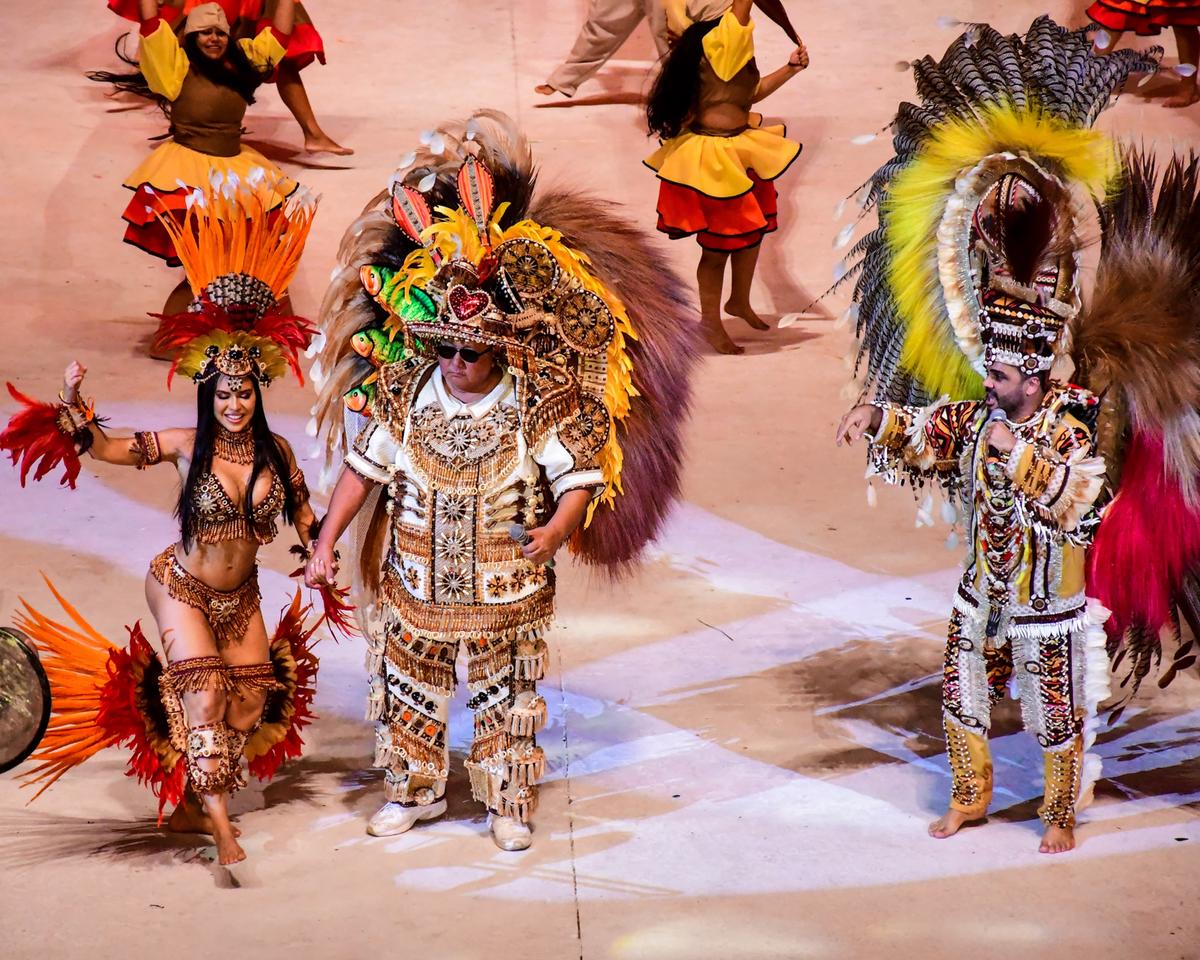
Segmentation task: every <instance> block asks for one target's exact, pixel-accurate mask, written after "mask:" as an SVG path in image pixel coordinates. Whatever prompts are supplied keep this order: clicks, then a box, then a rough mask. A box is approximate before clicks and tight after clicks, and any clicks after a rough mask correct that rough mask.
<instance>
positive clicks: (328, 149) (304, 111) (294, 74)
mask: <svg viewBox="0 0 1200 960" xmlns="http://www.w3.org/2000/svg"><path fill="white" fill-rule="evenodd" d="M275 85H276V86H277V87H279V98H280V99H281V100H282V101H283V103H284V106H286V107H287V108H288V109H289V110H290V111H291V112H292V116H293V117H295V118H296V122H297V123H298V124H300V129H301V130H302V131H303V132H304V149H305V150H307V151H308V152H309V153H333V154H337V156H339V157H348V156H349V155H350V154H352V153H354V151H353V150H352V149H351V148H350V147H343V146H342V145H341V144H340V143H338V142H337V141H336V140H334V139H333V137H331V136H329V134H327V133H326V132H325V131H324V130H322V129H321V125H320V124H319V123H318V122H317V116H316V114H315V113H313V108H312V104H311V103H309V100H308V91H307V90H305V89H304V81H303V80H302V79H301V78H300V71H299V70H297V69H296V67H295V65H294V64H292V63H289V62H288V61H287V60H284V61H283V62H282V63H281V64H279V71H278V73H277V75H276V83H275Z"/></svg>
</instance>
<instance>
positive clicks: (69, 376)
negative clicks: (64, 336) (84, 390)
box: [63, 360, 87, 403]
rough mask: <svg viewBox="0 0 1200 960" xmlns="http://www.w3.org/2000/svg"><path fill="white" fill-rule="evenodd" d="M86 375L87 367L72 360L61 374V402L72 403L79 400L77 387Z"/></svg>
mask: <svg viewBox="0 0 1200 960" xmlns="http://www.w3.org/2000/svg"><path fill="white" fill-rule="evenodd" d="M86 375H87V367H85V366H84V365H83V364H82V363H80V362H79V361H78V360H72V361H71V362H70V364H69V365H68V366H67V369H66V371H65V372H64V373H63V400H64V401H65V402H67V403H74V402H75V401H76V400H78V399H79V385H80V384H81V383H83V378H84V377H85V376H86Z"/></svg>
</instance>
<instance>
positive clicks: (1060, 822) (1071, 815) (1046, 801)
mask: <svg viewBox="0 0 1200 960" xmlns="http://www.w3.org/2000/svg"><path fill="white" fill-rule="evenodd" d="M1044 768H1045V774H1046V794H1045V796H1044V798H1043V799H1042V805H1041V806H1040V807H1039V808H1038V816H1039V817H1041V818H1042V820H1043V821H1044V822H1045V823H1046V824H1047V825H1053V826H1056V827H1062V828H1064V829H1066V830H1069V829H1071V828H1072V827H1074V826H1075V802H1076V801H1077V800H1078V799H1079V781H1080V777H1081V775H1082V773H1083V741H1082V739H1081V738H1078V737H1076V738H1075V740H1073V741H1072V742H1071V743H1069V744H1068V745H1067V746H1066V747H1065V748H1064V749H1058V750H1047V751H1046V752H1045V754H1044Z"/></svg>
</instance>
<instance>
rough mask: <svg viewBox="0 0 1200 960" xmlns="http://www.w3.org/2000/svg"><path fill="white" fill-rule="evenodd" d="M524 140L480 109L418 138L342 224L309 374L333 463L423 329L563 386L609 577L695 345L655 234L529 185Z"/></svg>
mask: <svg viewBox="0 0 1200 960" xmlns="http://www.w3.org/2000/svg"><path fill="white" fill-rule="evenodd" d="M535 180H536V174H535V172H534V167H533V160H532V156H531V154H530V150H529V145H528V143H527V141H526V140H525V138H524V137H523V136H522V135H521V134H520V133H519V131H517V130H516V128H515V126H514V125H513V123H512V121H511V120H510V119H509V118H508V117H506V116H504V115H503V114H499V113H495V112H491V111H481V112H479V113H476V114H475V115H474V116H472V117H471V118H470V119H469V120H468V121H466V122H465V123H456V124H448V125H446V126H444V127H442V128H439V129H438V130H437V131H434V132H431V133H428V134H426V135H425V136H424V137H423V146H422V149H420V150H419V151H415V152H414V153H413V154H411V155H410V156H408V157H406V158H405V159H404V161H403V162H402V164H401V169H400V170H399V171H398V172H397V174H396V175H395V177H393V180H392V185H391V188H390V189H389V190H388V191H386V192H384V193H381V194H379V195H378V196H376V197H375V198H374V199H373V200H372V201H371V203H370V204H369V205H368V206H367V209H366V210H365V211H364V213H363V215H362V216H361V217H359V219H358V220H357V221H355V223H353V224H352V225H351V226H350V228H349V229H348V231H347V233H346V235H345V238H344V239H343V241H342V246H341V249H340V251H339V256H338V259H339V267H338V269H337V270H335V273H334V277H333V282H332V284H331V286H330V288H329V291H328V293H327V295H326V298H325V303H324V305H323V306H322V310H321V325H322V330H323V333H324V336H325V340H324V345H323V348H322V350H321V353H320V357H319V361H318V365H317V366H316V367H314V371H313V378H314V380H317V381H320V382H318V386H319V387H320V396H319V399H318V403H317V420H318V425H319V429H320V430H321V431H323V432H325V434H326V437H327V440H326V443H327V451H328V453H329V456H330V458H331V459H332V458H334V457H336V456H337V455H338V454H339V453H340V450H341V447H342V442H343V436H344V431H345V427H344V422H343V418H344V410H349V411H353V412H355V413H362V412H365V411H366V410H367V409H368V408H369V405H370V403H371V400H372V397H373V391H374V385H375V383H376V382H377V377H378V370H379V368H380V367H381V366H382V365H383V364H386V363H391V362H396V361H398V360H401V359H403V358H405V357H408V356H411V355H413V354H414V353H416V352H419V351H420V350H422V349H423V348H424V345H425V344H427V343H429V342H430V341H433V340H437V339H456V340H463V341H472V342H483V343H491V344H495V345H497V346H498V347H500V348H501V349H502V351H503V353H504V354H505V358H506V362H507V364H508V367H509V369H510V370H511V371H512V372H513V373H514V374H515V375H516V376H517V377H518V378H519V379H521V378H525V379H527V380H528V381H529V382H530V383H535V384H536V385H537V387H538V394H539V396H540V397H541V398H542V401H543V402H545V399H546V397H547V396H548V395H549V394H548V392H547V391H551V387H553V390H552V391H551V392H555V391H557V392H558V393H561V395H562V399H563V404H565V406H563V408H562V410H561V411H559V412H560V413H565V415H566V416H568V417H570V416H573V417H574V418H575V419H576V421H577V422H578V423H579V424H580V426H581V428H586V432H587V434H588V435H589V436H590V437H591V438H592V440H593V442H594V443H595V444H596V449H597V450H598V455H597V459H598V461H599V463H600V466H601V468H602V471H603V474H604V481H605V489H604V491H603V492H602V494H601V496H600V498H599V500H598V501H596V502H594V503H593V506H592V510H591V511H590V512H589V515H588V519H587V523H586V527H585V529H584V530H583V531H581V533H580V534H579V536H578V537H577V538H576V540H575V541H574V542H573V547H574V548H575V550H576V552H577V554H578V555H579V556H580V557H581V558H582V559H583V560H584V561H585V562H588V563H594V564H598V565H603V566H605V567H606V568H608V569H609V570H610V571H620V570H622V569H625V568H627V567H628V565H630V564H631V563H632V562H633V561H634V560H636V558H637V557H638V555H639V554H640V552H641V549H642V547H643V546H644V545H645V544H646V543H647V542H648V541H649V540H650V539H651V538H653V536H654V535H655V534H656V533H657V531H658V529H659V527H660V525H661V522H662V520H663V518H664V517H665V514H666V511H667V510H668V509H669V506H670V504H671V503H672V502H673V500H674V498H675V496H676V494H677V492H678V488H679V466H680V453H679V431H680V426H681V424H682V423H683V421H684V419H685V418H686V415H687V410H688V402H689V384H688V380H689V374H690V370H691V366H692V364H693V362H694V358H695V355H696V342H695V326H694V322H693V310H692V307H691V304H690V303H689V301H688V298H687V296H686V294H685V293H684V289H685V288H684V286H683V284H682V282H681V281H680V280H679V279H678V278H677V277H676V276H675V275H674V274H673V273H672V272H671V271H670V270H669V269H668V268H666V267H665V266H664V258H663V257H662V255H661V253H660V251H658V250H657V249H656V248H655V246H654V244H653V242H652V241H650V240H649V239H648V238H647V237H646V236H645V235H644V234H643V233H642V232H640V231H638V230H637V229H636V228H634V227H633V226H632V225H631V224H630V223H628V222H627V221H625V220H622V219H621V218H620V217H618V216H615V215H614V214H613V213H612V207H613V204H611V203H610V202H606V201H601V200H599V199H598V198H593V197H590V196H587V195H584V194H581V193H578V192H575V191H573V190H547V191H535Z"/></svg>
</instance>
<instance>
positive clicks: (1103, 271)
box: [1072, 151, 1200, 504]
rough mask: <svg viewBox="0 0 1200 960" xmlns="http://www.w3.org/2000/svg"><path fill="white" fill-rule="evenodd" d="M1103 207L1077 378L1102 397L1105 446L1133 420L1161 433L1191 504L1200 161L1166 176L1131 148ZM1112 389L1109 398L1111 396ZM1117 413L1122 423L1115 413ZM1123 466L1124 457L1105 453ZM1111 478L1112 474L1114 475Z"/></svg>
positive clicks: (1198, 381) (1176, 166) (1080, 324)
mask: <svg viewBox="0 0 1200 960" xmlns="http://www.w3.org/2000/svg"><path fill="white" fill-rule="evenodd" d="M1125 166H1126V174H1125V177H1124V179H1123V181H1122V183H1121V185H1120V187H1119V188H1118V190H1117V192H1116V193H1115V194H1114V195H1113V196H1111V197H1110V198H1109V200H1108V202H1107V203H1106V204H1105V206H1104V208H1103V210H1102V212H1101V225H1102V230H1103V239H1102V243H1103V251H1102V254H1101V258H1100V264H1099V267H1098V269H1097V272H1096V283H1095V286H1094V288H1093V292H1092V296H1091V300H1090V302H1089V303H1088V305H1087V306H1086V307H1085V309H1084V310H1082V311H1081V312H1080V314H1079V316H1078V317H1077V318H1076V319H1075V322H1074V324H1073V330H1072V359H1073V360H1074V361H1075V369H1076V375H1075V376H1076V379H1077V380H1078V382H1079V383H1081V384H1084V385H1086V386H1087V387H1088V389H1090V390H1091V391H1092V392H1094V393H1097V394H1101V395H1105V398H1106V404H1107V406H1108V409H1107V410H1106V411H1105V413H1106V414H1107V422H1105V423H1104V424H1103V426H1102V428H1101V433H1102V440H1104V441H1106V442H1107V443H1109V444H1111V445H1112V449H1111V450H1109V451H1106V452H1107V453H1109V454H1110V455H1116V454H1119V452H1120V451H1119V444H1120V438H1121V436H1122V435H1123V434H1124V433H1125V432H1126V431H1127V429H1128V428H1130V427H1132V428H1135V429H1139V430H1143V431H1146V432H1148V433H1153V434H1161V435H1162V437H1163V444H1164V455H1165V462H1166V465H1167V468H1168V470H1169V471H1170V474H1171V476H1172V477H1173V479H1175V480H1176V481H1177V482H1178V483H1179V484H1180V485H1181V487H1182V488H1183V490H1184V494H1185V497H1186V498H1187V500H1188V502H1189V503H1190V504H1196V503H1197V501H1198V499H1200V498H1198V494H1197V486H1196V480H1197V476H1198V475H1200V417H1198V416H1197V412H1196V411H1197V410H1200V235H1198V234H1197V232H1196V226H1197V225H1198V224H1200V207H1198V200H1197V195H1196V186H1197V173H1198V160H1197V157H1196V156H1195V154H1191V155H1189V156H1188V157H1187V158H1180V157H1174V158H1173V159H1172V160H1171V161H1170V163H1169V164H1168V166H1167V168H1166V170H1165V172H1164V174H1163V177H1162V183H1161V185H1160V186H1159V189H1158V190H1157V202H1156V199H1155V193H1156V191H1155V185H1156V181H1157V179H1158V177H1157V171H1156V168H1155V163H1154V159H1153V157H1151V156H1149V155H1147V154H1146V153H1143V152H1141V151H1131V152H1130V153H1129V154H1128V155H1127V156H1126V161H1125ZM1110 397H1111V399H1109V398H1110ZM1114 418H1116V419H1115V422H1113V420H1114ZM1106 462H1107V463H1109V465H1110V470H1111V468H1112V467H1114V466H1115V467H1117V469H1118V470H1119V466H1120V461H1119V459H1118V460H1107V458H1106ZM1110 477H1111V474H1110Z"/></svg>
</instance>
